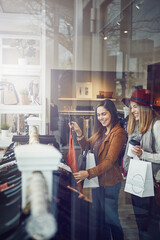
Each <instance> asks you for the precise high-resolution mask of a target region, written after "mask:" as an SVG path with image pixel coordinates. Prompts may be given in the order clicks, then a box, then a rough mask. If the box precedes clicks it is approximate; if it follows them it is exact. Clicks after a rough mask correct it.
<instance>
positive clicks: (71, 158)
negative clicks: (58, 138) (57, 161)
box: [67, 128, 83, 193]
mask: <svg viewBox="0 0 160 240" xmlns="http://www.w3.org/2000/svg"><path fill="white" fill-rule="evenodd" d="M67 158H68V166H69V167H70V168H71V170H72V173H75V172H78V166H77V161H76V153H75V148H74V139H73V136H72V129H71V128H70V133H69V151H68V154H67ZM77 184H78V187H79V189H80V192H81V193H82V192H83V190H82V185H81V183H77Z"/></svg>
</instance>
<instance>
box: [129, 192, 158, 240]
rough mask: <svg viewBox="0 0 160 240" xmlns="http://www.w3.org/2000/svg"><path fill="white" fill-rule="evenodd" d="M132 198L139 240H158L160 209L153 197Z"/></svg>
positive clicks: (133, 196)
mask: <svg viewBox="0 0 160 240" xmlns="http://www.w3.org/2000/svg"><path fill="white" fill-rule="evenodd" d="M131 196H132V204H133V210H134V214H135V217H136V222H137V227H138V231H139V239H140V240H153V239H154V240H160V226H159V223H160V207H159V206H157V204H156V202H155V199H154V197H144V198H141V197H138V196H135V195H131Z"/></svg>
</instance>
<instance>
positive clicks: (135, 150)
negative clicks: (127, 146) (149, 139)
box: [131, 145, 143, 158]
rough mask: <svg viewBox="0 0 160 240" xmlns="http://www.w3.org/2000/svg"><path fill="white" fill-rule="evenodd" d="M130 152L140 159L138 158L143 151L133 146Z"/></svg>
mask: <svg viewBox="0 0 160 240" xmlns="http://www.w3.org/2000/svg"><path fill="white" fill-rule="evenodd" d="M131 152H132V153H133V154H135V155H137V156H138V157H139V158H140V156H141V155H142V153H143V150H142V148H141V146H138V145H136V146H134V147H133V148H132V149H131Z"/></svg>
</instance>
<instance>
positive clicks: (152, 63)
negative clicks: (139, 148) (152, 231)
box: [0, 0, 160, 240]
mask: <svg viewBox="0 0 160 240" xmlns="http://www.w3.org/2000/svg"><path fill="white" fill-rule="evenodd" d="M159 9H160V2H159V1H157V0H152V1H150V0H127V1H126V0H26V1H24V0H18V1H17V0H1V1H0V126H1V129H0V212H1V211H2V214H0V215H1V216H2V217H1V216H0V222H2V223H3V224H1V226H0V239H8V240H12V239H17V240H18V239H21V240H23V239H26V240H27V239H28V240H30V239H42V240H44V239H55V240H56V239H59V240H61V239H66V240H79V239H83V238H84V239H86V240H92V239H95V240H96V238H94V230H93V229H94V227H93V226H94V224H97V223H92V221H91V218H92V217H94V213H93V212H92V211H91V210H90V209H91V207H92V206H91V205H92V197H91V193H92V190H91V189H84V196H86V197H87V199H88V201H85V200H84V199H83V198H82V199H81V198H79V195H78V194H79V192H77V191H78V190H77V186H76V182H75V179H74V178H73V176H72V174H71V172H70V170H68V165H67V161H68V159H67V154H68V151H69V132H70V128H69V125H68V123H69V122H70V121H76V122H78V123H79V125H80V126H81V129H82V131H83V134H84V136H85V137H86V139H88V138H89V137H91V135H92V130H93V126H94V113H95V109H96V106H97V104H98V103H99V102H100V101H102V100H104V99H109V100H111V101H113V102H114V104H115V106H116V108H117V112H118V116H119V119H120V121H123V119H124V118H126V117H127V115H128V108H127V107H126V106H125V105H124V104H123V103H122V101H121V100H122V98H124V97H129V96H130V95H131V94H132V92H133V91H134V90H135V89H140V88H145V89H149V90H151V91H152V92H153V93H154V97H155V104H156V106H157V111H158V112H160V110H159V109H160V12H159ZM4 124H6V125H7V126H6V130H7V133H4V134H7V135H5V136H4V135H3V130H4V129H5V128H3V127H2V126H3V125H4ZM32 127H33V128H34V127H35V128H36V130H35V131H36V133H35V132H34V133H32V132H31V129H32ZM30 135H33V136H32V137H33V139H34V140H35V136H36V142H38V143H40V144H43V145H45V147H46V148H45V147H44V152H43V151H42V152H41V149H38V150H37V151H38V152H37V153H36V154H35V156H33V158H34V157H35V162H36V161H37V162H36V164H35V165H34V164H32V161H31V162H28V165H27V164H26V169H27V170H26V169H25V163H24V165H23V164H22V165H21V163H20V165H19V163H17V162H16V161H17V160H16V157H15V154H14V148H15V146H16V147H17V145H20V146H22V147H24V150H23V149H22V151H27V153H26V159H27V157H28V159H32V151H33V149H32V148H31V150H29V151H31V152H30V154H28V150H26V149H25V146H26V145H30V141H29V139H30ZM50 145H51V146H53V147H54V150H55V152H54V153H52V150H50V148H49V147H48V146H50ZM74 145H75V152H76V158H78V155H79V154H80V152H81V148H80V146H79V144H78V141H77V139H76V138H75V139H74ZM47 147H48V149H47ZM45 151H46V152H45ZM47 151H48V152H49V153H47ZM19 154H20V153H19V152H18V157H19ZM47 154H48V155H47ZM49 154H50V155H49ZM52 154H53V155H54V154H55V155H56V154H57V155H56V156H57V159H58V161H59V164H60V165H59V168H58V162H57V166H56V164H55V165H54V164H53V163H52V161H51V159H50V158H51V156H52ZM59 154H60V155H59ZM24 155H25V154H24ZM24 155H23V154H22V155H21V154H20V158H22V159H23V158H24V159H25V156H24ZM33 155H34V154H33ZM45 156H46V165H45V164H43V161H45V160H44V158H45ZM24 159H23V160H24ZM37 159H39V161H40V162H38V160H37ZM24 161H25V160H24ZM41 161H42V165H41ZM22 162H23V161H22ZM55 162H56V161H55ZM4 164H6V165H4ZM62 165H63V167H62ZM36 166H38V167H37V168H36ZM121 168H122V166H121ZM24 169H25V170H24ZM59 169H60V170H59ZM7 171H8V172H7ZM33 171H37V172H42V173H44V172H45V171H47V174H46V172H45V173H44V176H45V177H44V178H46V181H47V184H48V189H50V190H49V191H53V193H50V195H49V196H50V197H51V198H49V201H48V202H49V205H47V207H46V208H47V209H49V213H50V212H52V214H51V215H56V214H57V216H58V220H57V219H56V220H57V226H58V230H54V231H55V232H56V231H57V233H55V232H54V231H50V230H49V228H52V227H53V225H54V224H53V221H56V220H55V219H52V217H51V219H50V215H49V216H48V215H47V216H46V219H48V218H49V219H48V220H46V222H47V221H48V226H46V231H47V232H48V235H47V234H46V238H44V236H42V235H43V234H45V233H44V232H43V233H42V235H41V234H40V233H39V235H38V236H37V235H36V234H37V233H35V232H34V230H33V229H31V225H30V224H33V225H34V223H33V222H32V218H31V217H32V216H31V215H32V213H31V212H32V209H31V207H30V202H29V201H28V200H25V198H26V196H27V187H28V186H27V181H28V180H27V177H28V176H29V174H30V173H32V172H33ZM63 174H64V175H63ZM122 174H123V171H122ZM37 177H39V176H37ZM123 177H124V182H123V184H122V188H121V192H120V196H119V215H120V221H121V224H122V226H123V230H124V237H125V240H137V239H138V231H137V225H136V221H135V217H134V213H133V209H132V205H131V199H130V194H128V193H125V192H124V184H125V176H123ZM10 179H12V180H13V181H12V180H11V181H10ZM7 182H8V183H9V182H11V183H9V185H6V184H7ZM28 184H29V183H28ZM68 185H69V186H70V187H71V188H70V189H69V188H67V186H68ZM54 186H55V187H54ZM73 189H74V190H73ZM12 194H13V196H14V197H13V198H12ZM45 194H46V193H45V192H44V193H43V196H42V199H43V198H44V195H45ZM52 194H53V195H52ZM51 195H52V196H51ZM64 195H66V198H65V197H64ZM57 196H58V197H57ZM7 199H10V200H7ZM59 199H61V201H60V203H59V202H58V201H59ZM44 201H45V200H44ZM48 202H47V204H48ZM4 206H5V207H4ZM51 209H53V210H51ZM77 209H78V212H79V214H77ZM82 213H83V214H82ZM85 213H86V215H85V216H87V217H85V216H84V214H85ZM63 221H64V224H62V223H63ZM29 222H30V223H29ZM44 222H45V220H44V221H43V223H42V224H44ZM80 222H83V224H80ZM65 224H66V226H65ZM26 225H27V226H28V229H29V230H28V229H27V228H26ZM44 225H45V224H44ZM46 225H47V224H46ZM81 225H82V226H81ZM86 225H87V226H88V227H84V226H86ZM49 226H50V227H49ZM47 227H48V228H47ZM64 232H65V234H64ZM82 233H84V236H83V234H82Z"/></svg>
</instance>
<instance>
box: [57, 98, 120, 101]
mask: <svg viewBox="0 0 160 240" xmlns="http://www.w3.org/2000/svg"><path fill="white" fill-rule="evenodd" d="M105 99H110V100H112V101H116V99H115V98H105ZM58 100H60V101H101V100H104V98H59V99H58Z"/></svg>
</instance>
